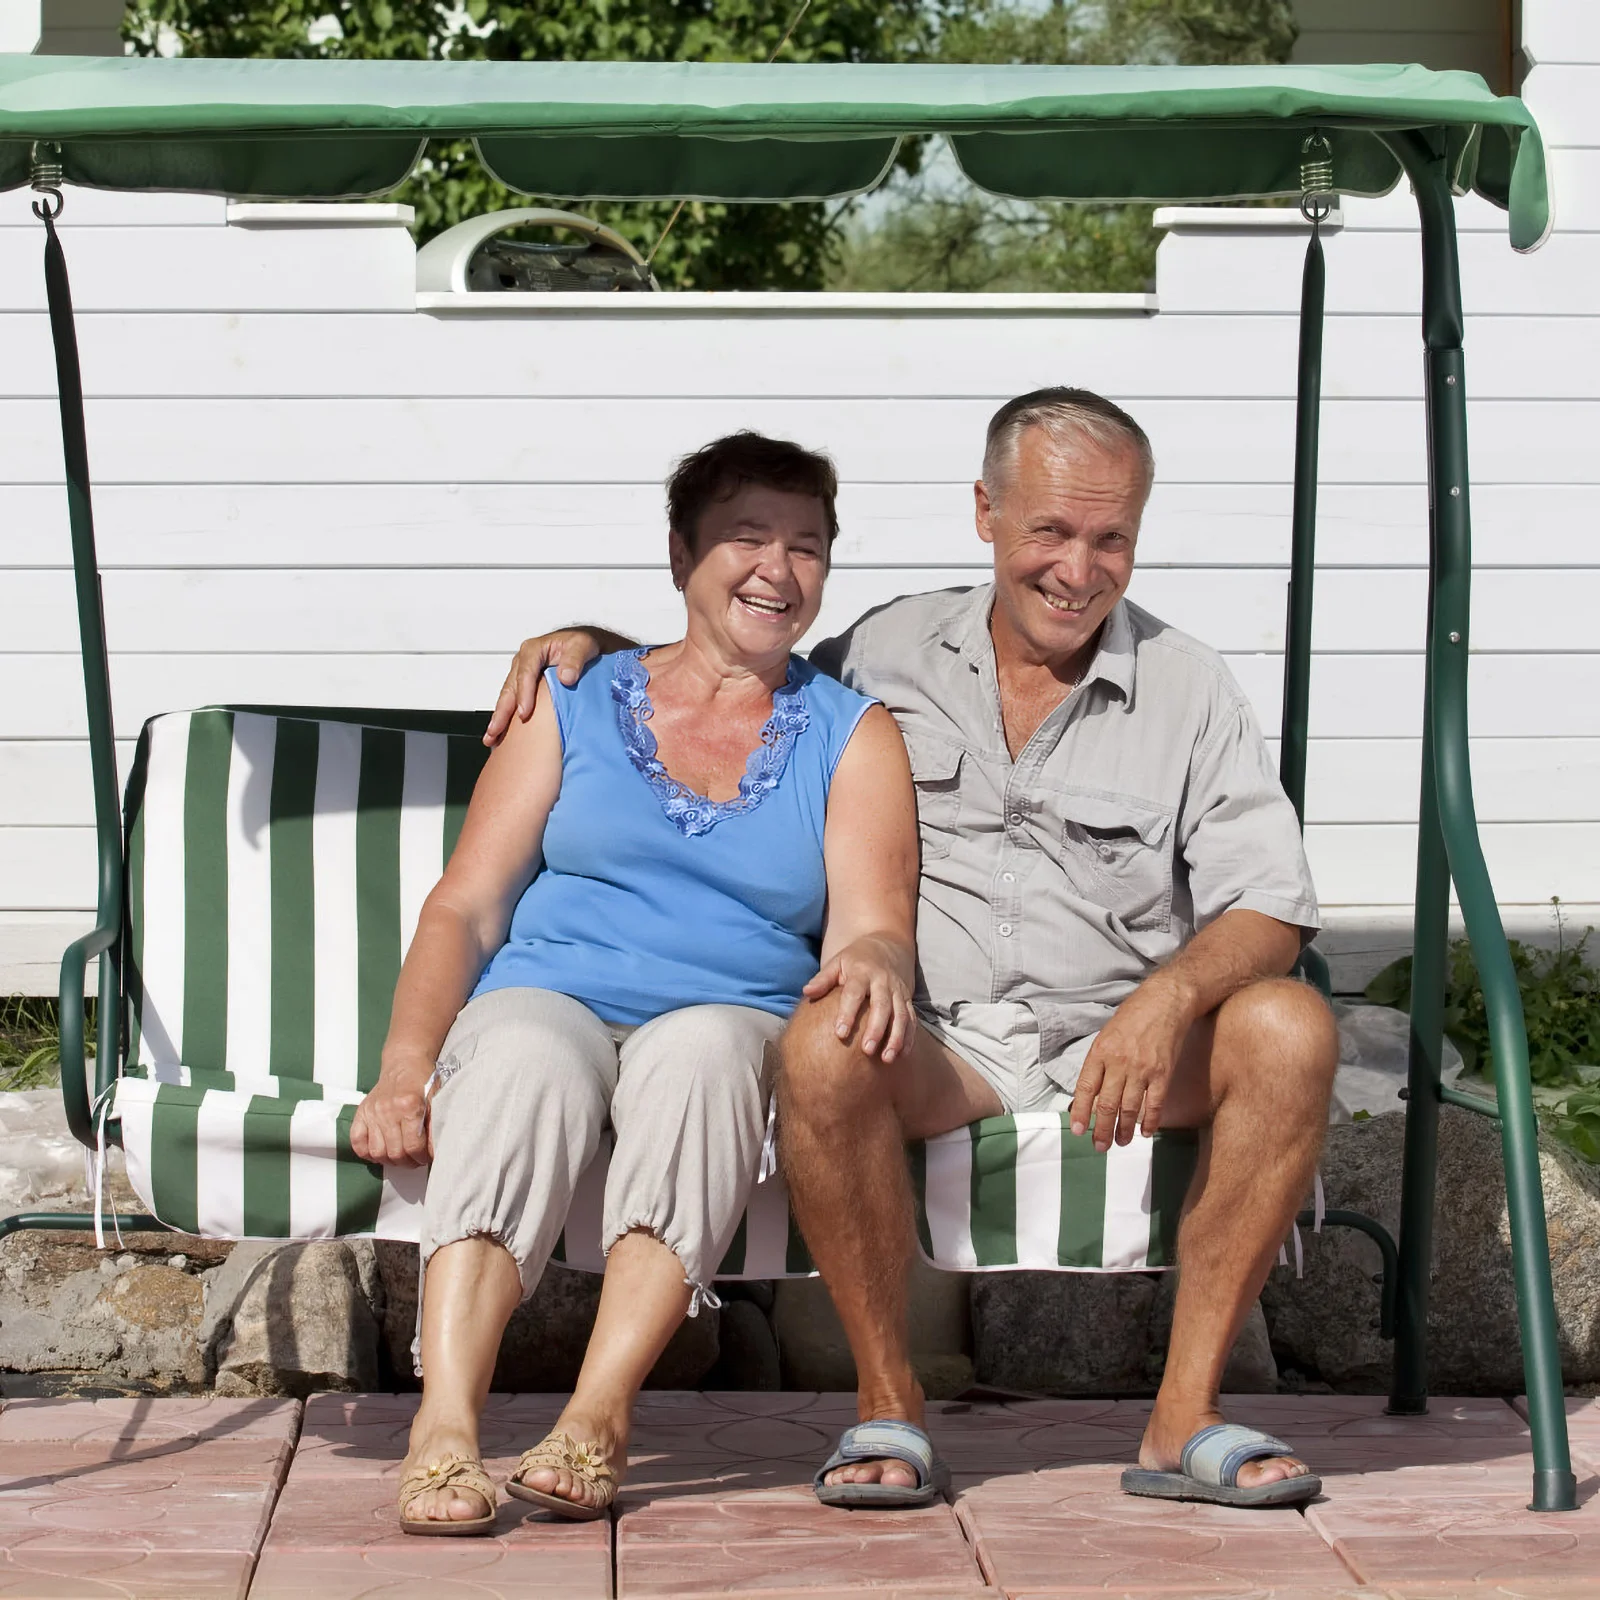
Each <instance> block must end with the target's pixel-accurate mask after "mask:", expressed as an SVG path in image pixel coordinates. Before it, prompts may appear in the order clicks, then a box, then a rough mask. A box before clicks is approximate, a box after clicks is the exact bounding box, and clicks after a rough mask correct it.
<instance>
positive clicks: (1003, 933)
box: [1000, 922, 1011, 939]
mask: <svg viewBox="0 0 1600 1600" xmlns="http://www.w3.org/2000/svg"><path fill="white" fill-rule="evenodd" d="M1000 937H1001V938H1002V939H1009V938H1010V937H1011V924H1010V923H1009V922H1002V923H1001V924H1000Z"/></svg>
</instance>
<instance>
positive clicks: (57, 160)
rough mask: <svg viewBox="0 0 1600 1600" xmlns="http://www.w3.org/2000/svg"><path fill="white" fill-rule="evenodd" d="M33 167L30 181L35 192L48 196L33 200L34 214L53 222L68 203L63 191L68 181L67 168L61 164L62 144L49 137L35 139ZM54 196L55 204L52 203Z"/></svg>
mask: <svg viewBox="0 0 1600 1600" xmlns="http://www.w3.org/2000/svg"><path fill="white" fill-rule="evenodd" d="M31 167H32V170H31V172H30V173H29V181H30V183H31V185H32V187H33V192H34V193H35V194H38V195H43V196H45V197H46V198H45V199H44V200H43V201H39V200H35V201H34V202H33V214H34V216H36V217H37V218H38V219H39V220H40V221H41V222H53V221H54V220H55V219H56V218H57V217H59V216H60V215H61V213H62V211H64V210H65V209H66V204H67V202H66V199H65V198H64V196H63V195H62V193H61V185H62V184H63V183H65V182H66V169H65V168H64V167H63V166H62V164H61V146H60V145H58V144H52V143H50V141H49V140H47V139H37V140H35V141H34V146H33V151H32V155H31ZM52 198H53V200H54V204H52V203H51V199H52Z"/></svg>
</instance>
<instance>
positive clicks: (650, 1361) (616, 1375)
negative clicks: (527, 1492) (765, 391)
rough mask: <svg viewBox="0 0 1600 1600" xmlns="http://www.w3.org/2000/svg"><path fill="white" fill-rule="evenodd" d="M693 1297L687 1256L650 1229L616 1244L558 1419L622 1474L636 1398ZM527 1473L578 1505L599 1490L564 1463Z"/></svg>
mask: <svg viewBox="0 0 1600 1600" xmlns="http://www.w3.org/2000/svg"><path fill="white" fill-rule="evenodd" d="M689 1297H690V1289H689V1286H688V1284H687V1283H685V1282H684V1281H683V1263H682V1262H681V1261H679V1259H678V1258H677V1256H676V1255H675V1254H674V1253H673V1252H672V1251H671V1250H669V1249H668V1248H667V1246H666V1245H664V1244H662V1242H661V1241H660V1240H659V1239H657V1238H656V1237H655V1236H654V1235H653V1234H649V1233H626V1234H624V1235H623V1236H622V1237H621V1238H620V1239H618V1240H617V1242H616V1243H615V1244H614V1245H612V1247H611V1254H610V1255H609V1256H607V1257H606V1277H605V1284H604V1286H603V1287H602V1289H601V1291H600V1311H599V1314H598V1315H597V1316H596V1317H595V1323H594V1332H593V1333H591V1334H590V1335H589V1348H588V1350H587V1351H585V1353H584V1357H583V1368H582V1370H581V1371H580V1372H579V1373H578V1387H577V1388H576V1389H575V1390H574V1391H573V1394H572V1399H571V1400H570V1401H568V1402H567V1407H566V1409H565V1410H564V1411H563V1412H562V1413H561V1417H560V1419H559V1420H558V1421H557V1423H556V1427H557V1428H559V1429H560V1430H561V1431H562V1432H564V1433H567V1434H570V1435H571V1436H572V1437H573V1439H575V1440H576V1441H577V1442H578V1443H579V1444H587V1443H590V1442H593V1443H595V1444H597V1445H599V1447H600V1452H601V1454H602V1455H604V1457H605V1458H606V1461H607V1462H608V1463H609V1464H610V1466H611V1470H612V1471H613V1472H615V1473H616V1475H617V1477H618V1478H619V1479H620V1478H621V1477H622V1473H623V1469H624V1468H625V1467H626V1466H627V1461H628V1425H629V1422H630V1420H631V1418H632V1415H633V1402H634V1400H635V1399H636V1398H637V1396H638V1393H639V1389H640V1387H641V1386H642V1385H643V1383H644V1380H645V1379H646V1378H647V1377H649V1376H650V1369H651V1368H652V1367H653V1366H655V1364H656V1362H657V1361H658V1360H659V1359H660V1356H661V1352H662V1351H663V1350H665V1349H666V1347H667V1341H668V1340H669V1339H671V1337H672V1335H673V1334H674V1333H675V1332H676V1331H677V1327H678V1324H679V1323H680V1322H682V1321H683V1318H684V1313H685V1312H687V1311H688V1309H689ZM523 1481H524V1482H525V1483H526V1484H527V1486H528V1487H529V1488H530V1489H539V1490H542V1491H543V1492H544V1493H545V1494H555V1495H560V1496H561V1498H562V1499H564V1500H571V1501H573V1502H575V1503H576V1504H578V1505H593V1504H595V1503H596V1495H595V1492H594V1490H593V1489H592V1488H591V1487H590V1486H589V1485H588V1484H586V1483H584V1482H583V1480H582V1479H580V1478H576V1477H574V1476H573V1474H572V1473H570V1472H569V1471H567V1470H566V1468H564V1467H563V1468H561V1469H560V1470H559V1471H557V1470H556V1469H554V1468H550V1467H541V1468H539V1469H538V1470H536V1471H534V1472H530V1473H529V1474H528V1475H527V1476H526V1478H524V1479H523Z"/></svg>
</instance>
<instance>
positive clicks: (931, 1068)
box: [778, 1001, 1004, 1487]
mask: <svg viewBox="0 0 1600 1600" xmlns="http://www.w3.org/2000/svg"><path fill="white" fill-rule="evenodd" d="M836 1010H837V1008H836V1006H834V1005H833V1004H831V1003H829V1002H828V1001H822V1002H820V1003H814V1004H813V1003H803V1004H802V1005H801V1007H800V1009H799V1010H798V1011H796V1012H795V1015H794V1019H793V1020H792V1021H791V1023H790V1024H789V1028H788V1031H787V1032H786V1033H785V1034H784V1037H783V1069H782V1072H781V1073H780V1074H779V1078H778V1098H779V1112H778V1128H779V1132H780V1137H781V1149H782V1157H783V1167H784V1175H785V1177H786V1178H787V1179H788V1183H789V1198H790V1201H791V1203H792V1204H793V1206H794V1212H795V1220H796V1221H797V1222H798V1223H799V1224H800V1230H801V1232H802V1233H803V1234H804V1235H805V1239H806V1245H807V1248H808V1249H809V1250H810V1251H811V1258H812V1260H813V1261H814V1262H815V1263H816V1266H817V1270H818V1272H820V1273H821V1275H822V1281H823V1282H824V1283H825V1284H827V1286H828V1292H829V1294H831V1295H832V1296H833V1303H834V1306H835V1308H836V1309H837V1311H838V1313H839V1321H840V1322H841V1323H842V1324H843V1325H844V1331H845V1336H846V1337H847V1338H848V1339H849V1341H850V1349H851V1352H852V1354H853V1355H854V1356H855V1361H856V1378H857V1384H858V1390H857V1402H856V1403H857V1408H858V1413H859V1415H860V1417H861V1420H862V1421H863V1422H867V1421H876V1420H880V1419H885V1418H895V1419H898V1420H900V1421H904V1422H912V1423H915V1424H916V1425H917V1426H918V1427H921V1426H922V1423H923V1396H922V1389H921V1386H920V1385H919V1384H918V1383H917V1380H916V1376H915V1374H914V1373H913V1371H912V1369H911V1356H910V1338H909V1331H908V1329H907V1326H906V1277H907V1273H908V1272H909V1270H910V1265H911V1252H912V1249H913V1245H914V1240H915V1234H914V1231H913V1222H912V1198H911V1180H910V1175H909V1172H908V1170H907V1166H906V1153H905V1146H906V1141H907V1140H908V1139H924V1138H931V1137H932V1136H934V1135H935V1134H939V1133H947V1132H949V1130H950V1129H952V1128H959V1127H961V1126H963V1125H964V1124H966V1123H968V1122H974V1121H976V1120H977V1119H978V1118H980V1117H989V1116H997V1115H998V1114H999V1113H1000V1112H1001V1111H1002V1110H1003V1109H1004V1108H1003V1107H1002V1106H1001V1104H1000V1100H999V1097H998V1096H997V1095H996V1094H995V1092H994V1090H993V1089H991V1088H990V1087H989V1085H988V1084H987V1083H985V1082H984V1080H983V1078H982V1077H981V1076H980V1075H979V1074H978V1073H977V1072H975V1071H974V1070H973V1069H972V1068H971V1067H969V1066H968V1065H967V1064H966V1063H965V1062H964V1061H961V1060H959V1059H958V1058H957V1057H955V1056H953V1055H951V1054H950V1052H949V1051H947V1050H945V1049H944V1047H943V1046H942V1045H940V1044H939V1043H938V1042H937V1041H936V1040H934V1039H933V1038H931V1037H930V1036H929V1035H928V1034H927V1033H925V1032H919V1033H918V1034H917V1036H916V1038H915V1040H914V1042H913V1044H912V1047H911V1049H910V1050H909V1051H907V1052H906V1053H905V1054H904V1055H903V1056H901V1057H900V1059H899V1060H897V1061H895V1062H894V1063H893V1064H892V1065H889V1066H885V1065H884V1064H883V1063H882V1062H881V1061H878V1060H875V1059H874V1058H872V1057H870V1056H866V1055H863V1054H862V1053H861V1051H860V1050H859V1049H858V1048H857V1047H856V1044H855V1042H854V1040H853V1039H852V1040H841V1039H840V1038H839V1037H838V1035H837V1033H836V1032H835V1028H834V1018H835V1015H836ZM828 1481H829V1482H830V1483H885V1484H895V1485H900V1486H904V1487H910V1486H912V1485H913V1484H914V1483H915V1481H916V1477H915V1474H914V1473H913V1472H912V1470H911V1469H910V1468H909V1467H908V1466H907V1465H906V1464H905V1463H904V1462H901V1461H863V1462H857V1463H855V1464H854V1465H852V1466H848V1467H840V1468H837V1469H836V1470H835V1471H834V1472H832V1473H830V1474H829V1476H828Z"/></svg>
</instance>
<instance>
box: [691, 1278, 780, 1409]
mask: <svg viewBox="0 0 1600 1600" xmlns="http://www.w3.org/2000/svg"><path fill="white" fill-rule="evenodd" d="M717 1344H718V1352H717V1364H716V1365H715V1366H714V1367H713V1368H712V1369H711V1370H710V1372H708V1373H707V1374H706V1376H705V1379H704V1387H705V1388H707V1389H745V1390H767V1391H775V1390H778V1389H781V1388H782V1387H783V1366H782V1363H781V1361H780V1360H779V1357H778V1340H777V1336H776V1335H775V1334H774V1333H773V1331H772V1324H771V1323H770V1322H769V1321H768V1320H767V1314H766V1312H764V1311H763V1310H762V1309H761V1306H760V1304H759V1303H758V1302H757V1301H755V1300H750V1299H745V1298H743V1297H741V1298H739V1299H734V1298H733V1297H732V1295H729V1296H728V1297H726V1298H725V1299H724V1300H723V1303H722V1314H721V1316H720V1317H719V1318H718V1323H717Z"/></svg>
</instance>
